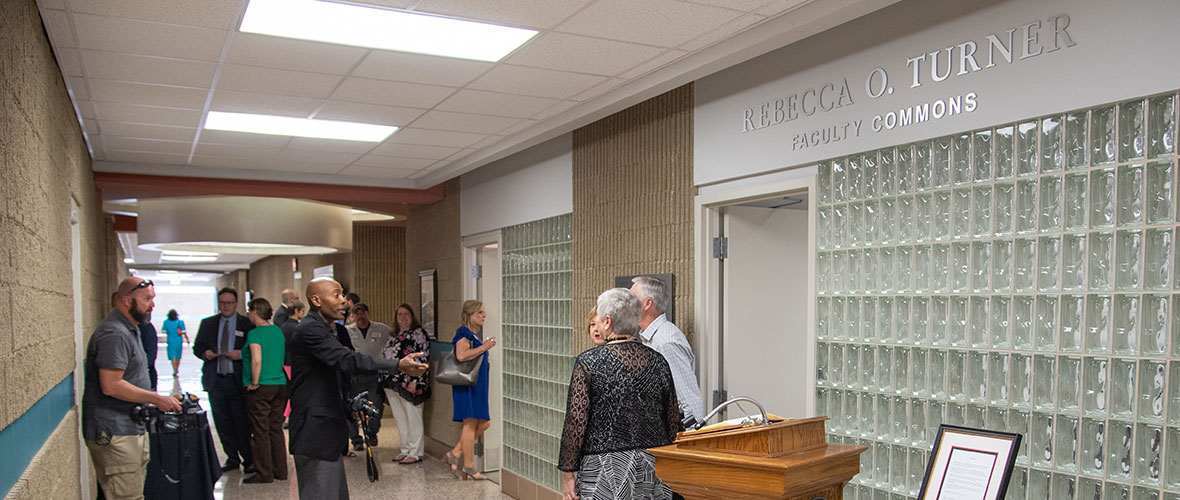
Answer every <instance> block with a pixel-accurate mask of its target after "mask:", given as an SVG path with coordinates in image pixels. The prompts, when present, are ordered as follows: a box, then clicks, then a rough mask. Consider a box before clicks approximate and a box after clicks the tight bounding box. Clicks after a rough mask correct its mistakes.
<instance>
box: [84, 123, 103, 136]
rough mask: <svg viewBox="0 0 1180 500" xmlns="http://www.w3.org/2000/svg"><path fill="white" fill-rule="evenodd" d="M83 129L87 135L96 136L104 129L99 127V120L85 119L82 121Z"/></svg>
mask: <svg viewBox="0 0 1180 500" xmlns="http://www.w3.org/2000/svg"><path fill="white" fill-rule="evenodd" d="M82 130H85V131H86V135H90V136H95V135H98V134H99V133H101V132H102V131H101V130H99V128H98V120H84V121H82Z"/></svg>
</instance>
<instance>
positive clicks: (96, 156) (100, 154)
mask: <svg viewBox="0 0 1180 500" xmlns="http://www.w3.org/2000/svg"><path fill="white" fill-rule="evenodd" d="M90 156H91V159H93V160H94V161H106V159H107V153H106V151H103V150H102V148H101V147H97V146H96V147H95V148H94V149H92V150H91V151H90Z"/></svg>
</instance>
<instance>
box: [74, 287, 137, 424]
mask: <svg viewBox="0 0 1180 500" xmlns="http://www.w3.org/2000/svg"><path fill="white" fill-rule="evenodd" d="M99 369H105V370H123V380H126V381H128V382H130V383H131V384H132V385H134V386H136V387H139V388H142V389H147V390H151V383H150V382H149V380H148V368H147V354H145V353H144V351H143V345H142V344H141V343H140V342H139V330H138V329H137V328H136V326H135V325H133V324H131V320H128V319H127V316H124V315H123V313H121V312H119V311H118V310H117V309H116V310H112V311H111V313H110V314H108V315H107V317H106V318H104V319H103V320H102V322H101V323H99V324H98V327H97V328H95V329H94V334H93V335H91V336H90V343H89V344H88V345H87V347H86V365H85V368H84V370H85V376H86V387H85V389H84V391H83V393H82V437H83V438H85V439H89V440H100V438H106V439H109V438H110V436H134V435H139V434H143V433H144V427H143V425H142V424H139V423H136V422H135V421H133V420H131V409H132V408H135V406H136V404H137V403H132V402H130V401H123V400H121V399H118V398H114V397H111V396H107V395H106V394H103V393H102V386H101V385H100V384H99V380H98V370H99Z"/></svg>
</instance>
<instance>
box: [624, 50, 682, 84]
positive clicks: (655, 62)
mask: <svg viewBox="0 0 1180 500" xmlns="http://www.w3.org/2000/svg"><path fill="white" fill-rule="evenodd" d="M686 55H688V52H687V51H683V50H677V49H672V50H669V51H667V52H664V53H663V54H660V55H658V56H656V57H655V58H654V59H652V60H650V61H647V62H645V63H643V64H640V65H639V66H636V67H634V68H631V69H629V70H627V72H625V73H623V74H621V75H619V77H620V78H626V79H628V80H630V79H632V78H639V77H641V76H643V75H646V74H648V73H650V72H652V71H655V70H657V69H659V68H661V67H663V66H665V65H667V64H671V63H672V61H675V60H677V59H680V58H681V57H684V56H686Z"/></svg>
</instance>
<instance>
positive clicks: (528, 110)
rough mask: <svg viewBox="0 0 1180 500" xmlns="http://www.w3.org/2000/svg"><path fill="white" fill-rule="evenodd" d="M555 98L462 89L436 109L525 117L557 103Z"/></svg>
mask: <svg viewBox="0 0 1180 500" xmlns="http://www.w3.org/2000/svg"><path fill="white" fill-rule="evenodd" d="M557 102H558V101H557V99H549V98H546V97H530V96H523V95H513V94H499V93H495V92H484V91H482V90H468V89H463V90H460V91H458V92H456V93H455V95H453V96H451V97H448V98H447V100H445V101H443V102H442V104H439V105H438V106H437V108H436V109H441V110H444V111H459V112H467V113H476V114H481V115H497V116H511V117H514V118H526V117H529V116H532V115H534V114H536V113H539V112H541V111H542V110H544V109H545V108H548V107H549V106H552V105H553V104H555V103H557Z"/></svg>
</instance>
